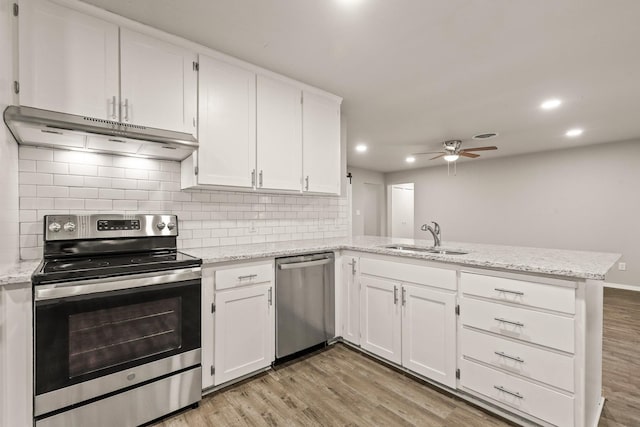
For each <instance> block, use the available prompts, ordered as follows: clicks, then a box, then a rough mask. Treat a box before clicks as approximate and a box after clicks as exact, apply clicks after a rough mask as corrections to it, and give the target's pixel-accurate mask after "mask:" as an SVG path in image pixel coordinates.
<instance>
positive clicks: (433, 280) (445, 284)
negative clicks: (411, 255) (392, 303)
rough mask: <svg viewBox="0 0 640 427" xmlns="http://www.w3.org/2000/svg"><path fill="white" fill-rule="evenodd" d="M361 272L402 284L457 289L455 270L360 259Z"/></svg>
mask: <svg viewBox="0 0 640 427" xmlns="http://www.w3.org/2000/svg"><path fill="white" fill-rule="evenodd" d="M360 272H361V273H362V274H368V275H371V276H378V277H386V278H389V279H393V280H397V281H400V282H409V283H418V284H422V285H427V286H433V287H436V288H444V289H449V290H452V291H455V290H456V289H457V286H456V272H455V270H445V269H444V268H434V267H427V266H426V265H415V264H405V263H402V262H393V261H386V260H381V259H371V258H360Z"/></svg>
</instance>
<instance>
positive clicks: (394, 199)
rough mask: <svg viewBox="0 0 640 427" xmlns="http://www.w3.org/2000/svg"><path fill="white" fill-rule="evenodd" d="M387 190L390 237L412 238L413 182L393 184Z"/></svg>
mask: <svg viewBox="0 0 640 427" xmlns="http://www.w3.org/2000/svg"><path fill="white" fill-rule="evenodd" d="M388 190H389V208H388V209H389V225H390V230H391V233H390V234H391V237H405V238H410V239H413V237H414V236H413V233H414V230H413V204H414V184H413V183H412V182H411V183H405V184H393V185H390V186H389V189H388Z"/></svg>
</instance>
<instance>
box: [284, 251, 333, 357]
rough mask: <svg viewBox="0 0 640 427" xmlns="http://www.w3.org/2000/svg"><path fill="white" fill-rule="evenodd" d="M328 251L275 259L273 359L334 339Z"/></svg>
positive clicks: (331, 283)
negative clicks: (274, 346)
mask: <svg viewBox="0 0 640 427" xmlns="http://www.w3.org/2000/svg"><path fill="white" fill-rule="evenodd" d="M334 271H335V267H334V255H333V253H332V252H327V253H319V254H313V255H301V256H295V257H287V258H277V259H276V358H278V359H280V358H283V357H286V356H289V355H291V354H294V353H297V352H299V351H302V350H305V349H307V348H309V347H313V346H315V345H318V344H322V343H325V342H327V341H328V340H330V339H332V338H333V337H334V336H335V308H334V307H335V298H334V295H335V290H334Z"/></svg>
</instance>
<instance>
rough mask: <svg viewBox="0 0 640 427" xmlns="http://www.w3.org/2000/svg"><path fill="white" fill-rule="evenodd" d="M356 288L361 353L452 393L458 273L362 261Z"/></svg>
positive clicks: (377, 261) (362, 259) (395, 263)
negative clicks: (370, 355)
mask: <svg viewBox="0 0 640 427" xmlns="http://www.w3.org/2000/svg"><path fill="white" fill-rule="evenodd" d="M382 276H388V277H382ZM407 280H412V281H416V282H419V283H413V282H412V283H408V282H407ZM360 284H361V303H360V304H361V305H360V313H361V321H360V327H361V331H362V338H361V341H360V344H361V346H362V348H363V349H365V350H367V351H369V352H371V353H373V354H375V355H377V356H380V357H382V358H384V359H386V360H388V361H390V362H393V363H397V364H401V365H402V366H404V367H405V368H407V369H409V370H410V371H413V372H415V373H416V374H419V375H421V376H423V377H426V378H429V379H432V380H434V381H437V382H439V383H441V384H443V385H446V386H448V387H451V388H455V387H456V376H455V373H456V311H455V310H456V295H457V294H456V291H455V289H456V272H455V271H454V270H447V269H440V268H434V267H431V266H427V265H421V264H416V263H406V264H405V263H401V262H395V261H388V260H383V259H373V258H371V259H369V258H364V257H363V258H360Z"/></svg>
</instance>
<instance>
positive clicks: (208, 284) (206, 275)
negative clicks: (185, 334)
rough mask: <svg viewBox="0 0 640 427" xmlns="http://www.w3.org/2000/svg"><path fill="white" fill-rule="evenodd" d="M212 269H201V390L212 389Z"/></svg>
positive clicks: (213, 319)
mask: <svg viewBox="0 0 640 427" xmlns="http://www.w3.org/2000/svg"><path fill="white" fill-rule="evenodd" d="M213 277H214V269H213V268H203V269H202V300H201V314H200V317H201V322H202V323H201V328H202V332H201V334H202V340H201V341H202V389H203V390H204V389H206V388H209V387H213V372H212V369H211V368H213V366H214V352H213V341H214V340H213V337H214V333H213V331H214V328H213V325H214V321H215V317H214V313H213V310H212V309H211V308H212V306H213V302H214V281H213Z"/></svg>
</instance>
